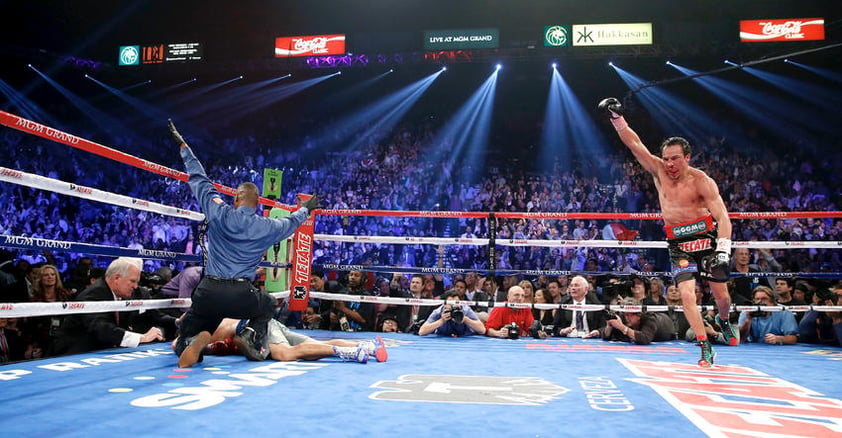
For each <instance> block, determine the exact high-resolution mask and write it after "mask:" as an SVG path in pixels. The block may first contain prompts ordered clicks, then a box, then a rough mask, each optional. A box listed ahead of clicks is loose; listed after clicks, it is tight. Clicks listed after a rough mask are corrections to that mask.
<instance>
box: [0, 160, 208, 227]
mask: <svg viewBox="0 0 842 438" xmlns="http://www.w3.org/2000/svg"><path fill="white" fill-rule="evenodd" d="M0 181H4V182H9V183H13V184H18V185H22V186H26V187H31V188H34V189H41V190H49V191H52V192H55V193H60V194H62V195H68V196H75V197H77V198H83V199H90V200H91V201H97V202H102V203H104V204H111V205H117V206H120V207H127V208H133V209H136V210H143V211H148V212H151V213H160V214H163V215H166V216H173V217H180V218H185V219H190V220H194V221H203V220H205V215H204V214H202V213H198V212H195V211H190V210H185V209H183V208H178V207H171V206H169V205H164V204H159V203H157V202H152V201H146V200H143V199H137V198H132V197H130V196H123V195H118V194H116V193H111V192H106V191H103V190H99V189H95V188H92V187H85V186H82V185H79V184H74V183H69V182H64V181H61V180H57V179H53V178H47V177H44V176H40V175H35V174H32V173H26V172H22V171H20V170H14V169H9V168H7V167H0Z"/></svg>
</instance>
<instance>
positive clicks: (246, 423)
mask: <svg viewBox="0 0 842 438" xmlns="http://www.w3.org/2000/svg"><path fill="white" fill-rule="evenodd" d="M0 124H3V125H5V126H9V127H12V128H15V129H19V130H21V131H24V132H28V133H31V134H34V135H39V136H41V137H42V138H47V139H50V140H55V141H57V142H59V143H63V144H66V145H69V146H72V147H76V148H79V149H83V150H86V151H88V152H91V153H95V154H98V155H101V156H105V157H108V158H112V159H114V160H115V161H118V162H120V163H123V164H128V165H132V166H135V167H139V168H143V169H146V170H149V171H152V172H154V173H157V174H159V175H163V176H166V177H169V178H175V179H179V180H182V181H184V180H186V175H184V174H183V173H181V172H178V171H175V170H173V169H168V168H166V167H164V166H160V165H158V164H155V163H151V162H148V161H146V160H141V159H139V158H136V157H132V156H130V155H127V154H123V153H121V152H119V151H114V150H112V149H109V148H106V147H104V146H101V145H98V144H96V143H93V142H90V141H87V140H84V139H81V138H78V137H75V136H72V135H70V134H67V133H63V132H61V131H58V130H55V129H53V128H49V127H45V126H44V125H40V124H37V123H35V122H31V121H28V120H25V119H21V118H19V117H17V116H14V115H11V114H8V113H3V112H0ZM0 180H2V181H6V182H11V183H16V184H25V185H28V186H30V187H36V188H41V189H44V190H52V191H55V192H57V193H62V194H66V195H72V196H77V197H88V198H89V199H93V200H97V201H100V202H108V203H111V204H113V205H120V206H124V207H128V208H139V209H146V210H147V211H153V212H156V213H160V214H165V215H171V216H175V217H182V218H186V219H189V220H197V221H198V220H201V219H202V217H203V216H202V215H201V213H197V212H190V211H187V210H183V209H180V208H176V207H170V206H164V205H159V204H155V203H153V202H149V201H145V200H139V199H134V198H129V197H121V195H116V194H111V193H107V192H102V191H100V190H97V189H93V188H88V187H82V186H77V185H74V184H73V183H67V182H62V181H56V180H50V179H48V178H44V177H40V176H37V175H31V174H26V173H24V172H21V171H19V170H15V169H8V168H0ZM217 188H218V190H220V192H221V193H226V194H232V193H233V191H232V189H230V188H226V187H224V186H220V185H217ZM261 203H263V204H264V205H270V206H274V207H282V208H289V207H288V206H283V205H282V204H280V203H277V202H274V201H271V200H266V199H261ZM320 214H323V215H341V216H351V215H360V216H363V215H378V216H386V215H394V216H399V217H400V216H404V217H407V216H409V217H448V216H450V217H459V215H462V216H470V217H482V218H489V217H490V218H491V219H494V218H495V217H497V218H521V217H526V218H536V219H554V218H565V219H575V218H592V219H612V218H618V217H619V218H639V219H643V220H646V219H657V218H658V217H659V215H654V214H628V215H623V214H602V213H582V214H572V213H570V214H568V213H531V214H530V213H492V214H490V216H489V213H464V212H439V211H436V212H372V211H364V210H324V211H321V212H320ZM731 216H732V217H733V218H735V219H755V218H761V217H762V218H777V217H787V218H797V217H825V218H826V217H842V212H787V213H778V212H772V213H760V212H757V213H735V214H732V215H731ZM490 222H492V223H493V220H492V221H490ZM314 238H315V239H316V240H332V241H335V242H344V243H382V244H392V243H393V244H427V245H489V250H490V251H491V252H492V253H493V248H494V247H495V246H497V245H499V246H506V245H511V246H515V245H523V246H528V245H532V246H552V247H564V246H576V247H583V246H599V247H612V246H613V247H622V248H666V244H665V242H640V241H606V240H588V241H584V240H582V241H546V240H518V239H506V240H502V239H501V240H496V241H495V239H494V238H493V233H492V237H491V238H489V239H463V238H422V237H404V236H398V237H387V236H332V235H323V234H317V235H315V236H314ZM839 245H840V243H839V242H812V241H811V242H800V241H799V242H734V247H740V246H745V247H749V248H793V247H797V248H808V247H809V248H813V247H815V248H838V247H839ZM0 246H4V247H9V248H15V249H45V248H49V249H52V250H57V251H74V252H86V253H90V254H96V255H105V256H134V257H142V258H157V259H162V260H172V261H185V262H193V261H198V256H196V255H191V254H177V253H171V252H168V251H149V250H133V249H129V248H114V247H106V246H101V245H92V244H85V243H76V242H60V241H53V240H47V239H34V238H27V237H22V236H0ZM282 265H283V266H285V267H286V266H288V265H286V264H274V265H273V264H269V266H282ZM319 267H320V268H324V269H330V270H347V269H365V270H367V271H373V272H412V273H418V272H423V273H450V274H452V273H462V272H467V271H476V270H473V269H472V270H461V269H449V268H433V267H429V268H406V267H396V266H365V267H362V266H356V265H338V264H334V265H323V266H319ZM491 268H492V272H496V273H497V274H498V275H507V274H524V275H533V276H534V275H569V274H573V273H572V272H567V271H541V270H528V271H516V270H496V271H494V270H493V268H494V267H493V266H491ZM586 274H588V273H587V272H586ZM591 274H594V275H597V274H604V272H603V273H591ZM614 274H616V273H614ZM658 274H663V275H667V274H669V273H652V275H658ZM760 274H763V273H760ZM809 274H810V275H811V276H814V277H817V278H822V277H827V278H838V276H839V273H809ZM773 275H774V276H776V277H782V276H796V275H795V274H781V273H774V274H773ZM763 276H768V275H763ZM798 276H799V277H803V276H805V273H799V275H798ZM288 294H289V292H288V291H286V292H282V293H279V294H277V295H278V296H280V297H284V296H287V295H288ZM311 296H313V297H316V298H328V297H331V298H333V299H336V298H340V299H343V300H348V301H354V300H356V301H366V302H375V303H388V304H399V305H417V304H437V303H440V301H437V300H421V299H405V298H389V297H359V296H346V295H337V294H321V293H311ZM188 304H189V299H170V300H147V301H121V302H84V303H80V302H69V303H0V317H15V316H21V315H47V314H68V313H81V312H91V311H114V310H127V308H130V310H136V309H138V308H150V309H151V308H169V307H184V306H186V305H188ZM473 304H479V305H487V306H494V305H502V304H500V303H493V302H490V303H473ZM524 306H526V305H524ZM541 306H550V307H552V308H556V307H557V306H556V305H534V307H539V308H540V307H541ZM550 307H547V308H550ZM661 307H663V308H661ZM568 308H571V309H573V308H579V307H576V306H569V307H568ZM603 308H604V306H592V307H587V308H583V310H589V311H598V310H602V309H603ZM613 308H615V309H617V307H613ZM756 308H757V307H756V306H742V307H741V306H735V310H753V309H756ZM784 308H788V309H789V310H793V311H806V310H810V309H811V308H812V309H816V310H831V309H837V308H834V307H829V306H824V307H822V306H774V308H770V309H765V308H764V310H771V311H775V310H782V309H784ZM623 309H624V310H625V311H635V310H637V311H639V310H642V309H635V308H629V307H626V308H623ZM647 310H649V311H659V310H667V306H660V307H658V306H654V307H653V306H649V308H648V309H647ZM301 332H302V333H304V334H308V335H310V336H312V337H314V338H316V339H322V340H325V339H330V338H337V337H340V338H347V339H364V338H367V337H368V336H367V334H365V333H354V332H328V331H320V330H302V331H301ZM385 335H386V336H384V340H385V341H386V343H387V346H388V348H389V353H390V354H389V360H388V361H387V362H384V363H377V362H373V361H372V362H370V363H368V364H366V365H360V364H356V363H343V362H341V361H339V360H338V359H334V358H328V359H322V360H319V361H316V362H274V361H267V362H249V361H246V360H245V359H244V358H243V357H240V356H206V357H205V360H204V362H202V363H201V364H197V365H196V366H195V367H193V368H191V369H178V368H175V367H176V359H177V358H176V356H175V355H174V354H173V353H172V351H171V350H170V346H169V343H156V344H143V345H141V346H139V347H137V348H120V349H114V350H107V351H100V352H94V353H87V354H80V355H73V356H64V357H55V358H48V359H42V360H36V361H27V362H19V363H12V364H7V365H3V366H0V389H2V390H1V391H0V430H3V431H6V432H7V433H9V434H10V436H86V437H87V436H91V435H93V434H97V433H102V434H118V435H131V436H136V435H152V434H166V435H186V436H219V435H222V434H238V433H243V434H244V433H266V434H280V433H283V434H287V433H290V434H325V435H328V436H371V435H375V436H383V435H393V434H429V433H431V432H432V433H443V434H469V433H470V434H479V435H481V436H518V437H519V436H524V437H526V436H529V437H533V436H542V437H543V436H553V437H556V436H586V435H588V436H627V435H628V434H630V433H631V434H634V435H636V436H663V435H664V434H665V433H667V434H676V435H678V434H680V435H682V436H687V437H690V436H734V437H742V436H764V437H765V436H822V437H824V436H842V385H840V384H839V383H838V382H839V377H838V375H839V362H840V361H842V348H838V347H824V346H818V345H806V344H797V345H793V346H770V345H764V344H743V345H741V346H739V347H736V348H734V347H724V346H717V353H718V355H717V361H716V365H715V366H714V367H713V368H710V369H702V368H699V367H698V366H696V360H697V359H698V354H699V353H698V347H697V346H695V345H693V344H691V343H687V342H681V341H671V342H659V343H656V344H652V345H646V346H638V345H632V344H625V343H616V342H605V341H602V340H600V339H576V338H549V339H544V340H538V339H531V338H521V339H517V340H510V339H496V338H494V339H492V338H485V337H468V338H455V339H454V338H439V337H435V336H426V337H419V336H416V335H411V334H396V333H389V334H385Z"/></svg>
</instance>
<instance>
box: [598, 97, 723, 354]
mask: <svg viewBox="0 0 842 438" xmlns="http://www.w3.org/2000/svg"><path fill="white" fill-rule="evenodd" d="M599 110H600V111H601V112H603V113H604V114H605V115H606V116H607V117H608V118H609V120H610V121H611V124H613V125H614V129H616V130H617V134H619V135H620V139H621V140H622V141H623V143H624V144H625V145H626V146H628V148H629V150H631V152H632V154H633V155H634V157H635V158H636V159H637V161H638V162H639V163H640V165H641V166H643V168H644V169H646V171H648V172H649V173H651V174H652V177H653V178H654V180H655V187H657V188H658V199H659V200H660V204H661V216H662V217H663V219H664V229H665V231H666V233H667V242H668V243H669V253H670V262H671V263H672V273H673V276H674V277H675V282H676V284H677V285H678V290H679V291H680V292H681V302H682V307H683V308H684V315H685V316H686V317H687V321H688V322H689V323H690V327H691V328H692V329H693V332H695V333H696V338H697V339H698V341H699V344H700V345H701V348H702V358H701V359H699V366H701V367H704V368H708V367H710V366H712V365H713V361H714V358H715V357H716V352H715V351H714V350H713V347H711V345H710V340H708V338H707V334H706V333H705V326H704V323H703V321H702V315H701V312H699V308H698V306H696V292H695V289H696V280H697V279H698V278H706V279H707V280H708V281H709V282H710V288H711V290H712V291H713V296H714V298H715V299H716V305H717V307H718V309H719V314H718V315H717V316H716V319H717V322H718V323H719V325H720V327H722V330H723V334H724V336H725V341H726V342H727V343H728V344H729V345H737V344H738V343H739V338H737V336H736V332H735V330H734V328H733V327H731V324H730V323H729V321H728V314H729V312H730V310H731V297H730V295H728V287H727V286H726V284H725V282H727V281H728V277H729V272H730V267H731V260H730V259H731V220H730V219H729V218H728V211H727V210H726V208H725V203H724V202H723V201H722V197H721V196H720V195H719V188H718V187H717V186H716V182H715V181H714V180H713V179H711V178H710V177H709V176H708V175H707V174H705V173H704V172H702V171H701V170H699V169H696V168H694V167H690V165H689V162H690V153H691V148H690V143H688V142H687V140H685V139H683V138H681V137H670V138H668V139H666V140H664V141H663V143H661V157H660V158H659V157H656V156H655V155H653V154H652V153H650V152H649V150H648V149H647V148H646V145H644V144H643V142H642V141H641V140H640V137H638V135H637V133H635V132H634V131H633V130H632V129H631V128H629V125H628V123H626V120H625V118H623V105H622V104H621V103H620V101H619V100H617V99H615V98H613V97H610V98H607V99H604V100H603V101H602V102H600V103H599ZM720 315H721V316H724V318H722V317H720Z"/></svg>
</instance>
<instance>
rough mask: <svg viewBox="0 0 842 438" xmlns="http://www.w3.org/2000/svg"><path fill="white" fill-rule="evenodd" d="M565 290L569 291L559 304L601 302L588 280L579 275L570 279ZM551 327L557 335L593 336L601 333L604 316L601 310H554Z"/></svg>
mask: <svg viewBox="0 0 842 438" xmlns="http://www.w3.org/2000/svg"><path fill="white" fill-rule="evenodd" d="M567 290H568V291H569V292H570V293H569V294H568V295H566V296H565V297H564V299H562V301H561V304H575V305H585V304H601V303H600V301H599V298H597V296H596V295H595V294H593V293H592V292H591V291H590V289H589V285H588V280H586V279H585V277H582V276H581V275H577V276H575V277H573V279H571V280H570V285H569V286H568V287H567ZM553 327H554V331H555V334H556V335H558V336H566V337H569V338H594V337H597V336H599V335H600V333H602V329H603V328H604V327H605V316H604V315H603V314H602V312H586V311H583V310H563V309H559V310H558V312H556V315H555V320H554V321H553Z"/></svg>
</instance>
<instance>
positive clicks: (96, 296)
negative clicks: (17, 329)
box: [53, 257, 175, 355]
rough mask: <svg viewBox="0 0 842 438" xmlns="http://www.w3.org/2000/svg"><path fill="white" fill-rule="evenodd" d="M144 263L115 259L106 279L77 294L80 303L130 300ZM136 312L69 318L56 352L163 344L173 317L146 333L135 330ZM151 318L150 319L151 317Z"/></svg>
mask: <svg viewBox="0 0 842 438" xmlns="http://www.w3.org/2000/svg"><path fill="white" fill-rule="evenodd" d="M142 266H143V262H142V261H141V260H140V259H134V258H127V257H120V258H117V259H114V261H113V262H111V264H110V265H108V269H107V270H106V272H105V278H104V279H102V280H99V281H97V282H96V283H94V285H93V286H90V287H88V288H87V289H85V290H83V291H82V292H80V293H78V294H76V296H75V297H74V300H76V301H114V300H121V299H125V298H130V297H131V296H132V292H133V291H134V290H135V289H136V288H137V285H138V281H140V272H141V267H142ZM144 313H145V314H149V316H151V315H155V316H159V315H160V314H159V312H157V311H156V310H154V309H153V310H147V311H146V312H144ZM138 316H139V313H138V312H137V311H135V312H123V313H120V312H102V313H77V314H72V315H69V316H68V317H67V318H65V320H64V321H63V323H62V325H61V329H60V330H59V336H58V338H57V339H56V341H55V342H54V344H53V346H54V352H55V354H57V355H60V354H78V353H84V352H87V351H93V350H101V349H105V348H113V347H137V346H138V345H139V344H142V343H147V342H154V341H163V340H164V333H163V332H162V330H161V327H166V326H171V327H173V331H174V327H175V324H174V321H175V318H172V317H171V316H169V315H165V316H164V315H161V316H160V318H156V322H157V324H156V326H152V327H150V328H148V329H147V330H146V331H145V332H144V333H142V334H141V333H139V332H135V331H133V330H132V324H133V321H134V319H135V318H136V317H138ZM149 316H147V317H149Z"/></svg>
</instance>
